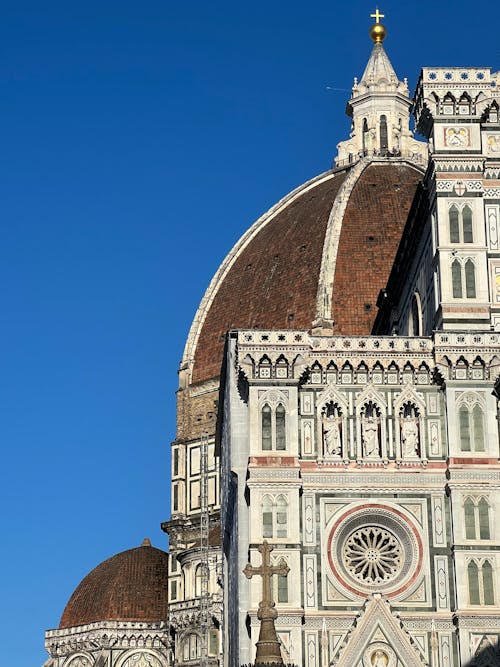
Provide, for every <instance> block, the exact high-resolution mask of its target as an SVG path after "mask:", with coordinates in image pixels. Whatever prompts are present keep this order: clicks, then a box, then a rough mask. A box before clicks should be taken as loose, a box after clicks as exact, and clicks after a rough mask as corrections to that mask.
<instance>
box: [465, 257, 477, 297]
mask: <svg viewBox="0 0 500 667" xmlns="http://www.w3.org/2000/svg"><path fill="white" fill-rule="evenodd" d="M465 295H466V297H467V298H468V299H475V298H476V273H475V267H474V262H473V261H472V260H471V259H468V260H467V261H466V262H465Z"/></svg>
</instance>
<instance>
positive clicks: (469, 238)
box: [462, 205, 473, 243]
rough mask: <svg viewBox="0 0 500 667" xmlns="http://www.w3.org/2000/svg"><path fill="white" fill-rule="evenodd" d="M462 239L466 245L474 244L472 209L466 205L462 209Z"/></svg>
mask: <svg viewBox="0 0 500 667" xmlns="http://www.w3.org/2000/svg"><path fill="white" fill-rule="evenodd" d="M462 232H463V233H462V238H463V242H464V243H472V242H473V235H472V209H471V208H470V206H468V205H465V206H464V207H463V209H462Z"/></svg>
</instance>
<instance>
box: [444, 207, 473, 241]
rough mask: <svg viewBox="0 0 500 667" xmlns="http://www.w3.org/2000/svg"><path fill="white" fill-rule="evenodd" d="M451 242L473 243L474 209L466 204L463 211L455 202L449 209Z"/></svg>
mask: <svg viewBox="0 0 500 667" xmlns="http://www.w3.org/2000/svg"><path fill="white" fill-rule="evenodd" d="M448 220H449V226H450V243H473V241H474V235H473V231H472V209H471V207H470V206H469V205H468V204H466V205H465V206H464V207H463V208H462V210H461V211H459V210H458V208H457V206H456V205H455V204H453V205H452V206H451V207H450V209H449V211H448Z"/></svg>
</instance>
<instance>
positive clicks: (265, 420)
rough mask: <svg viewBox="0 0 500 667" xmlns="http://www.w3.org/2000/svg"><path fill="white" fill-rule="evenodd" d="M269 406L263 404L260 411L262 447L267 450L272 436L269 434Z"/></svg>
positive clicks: (270, 444)
mask: <svg viewBox="0 0 500 667" xmlns="http://www.w3.org/2000/svg"><path fill="white" fill-rule="evenodd" d="M271 413H272V411H271V408H270V406H269V405H267V404H266V405H264V407H263V408H262V412H261V420H262V449H263V450H269V449H271V447H272V436H271V422H272V418H271Z"/></svg>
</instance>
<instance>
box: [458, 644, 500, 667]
mask: <svg viewBox="0 0 500 667" xmlns="http://www.w3.org/2000/svg"><path fill="white" fill-rule="evenodd" d="M466 667H500V646H499V644H498V643H496V642H495V644H492V643H491V642H490V641H489V639H488V638H487V637H484V638H483V640H482V641H481V643H480V644H479V647H478V649H477V651H476V655H475V657H474V658H473V659H472V660H471V661H470V662H468V663H467V665H466Z"/></svg>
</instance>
